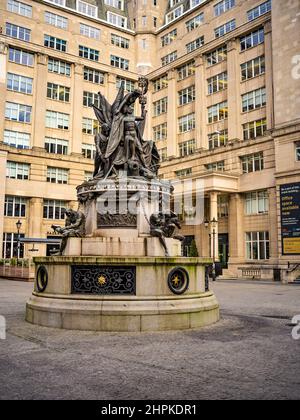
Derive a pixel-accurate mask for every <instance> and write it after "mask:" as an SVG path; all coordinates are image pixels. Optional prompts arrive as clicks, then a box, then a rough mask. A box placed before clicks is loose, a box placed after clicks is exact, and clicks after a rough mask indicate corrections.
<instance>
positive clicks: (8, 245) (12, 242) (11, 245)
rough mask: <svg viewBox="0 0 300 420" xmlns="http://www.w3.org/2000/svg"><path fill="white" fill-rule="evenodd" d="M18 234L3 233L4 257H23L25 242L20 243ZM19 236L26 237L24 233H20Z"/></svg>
mask: <svg viewBox="0 0 300 420" xmlns="http://www.w3.org/2000/svg"><path fill="white" fill-rule="evenodd" d="M18 236H19V235H18V234H17V233H3V258H15V257H18V258H23V256H24V244H23V243H19V241H18ZM19 237H20V238H24V234H23V233H20V236H19ZM18 245H19V246H18Z"/></svg>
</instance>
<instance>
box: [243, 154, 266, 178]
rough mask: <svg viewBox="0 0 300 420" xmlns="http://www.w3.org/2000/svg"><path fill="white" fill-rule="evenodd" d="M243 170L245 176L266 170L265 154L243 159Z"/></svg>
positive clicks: (248, 156)
mask: <svg viewBox="0 0 300 420" xmlns="http://www.w3.org/2000/svg"><path fill="white" fill-rule="evenodd" d="M241 161H242V169H243V173H244V174H248V173H251V172H258V171H262V170H263V169H264V154H263V152H259V153H254V154H251V155H247V156H242V157H241Z"/></svg>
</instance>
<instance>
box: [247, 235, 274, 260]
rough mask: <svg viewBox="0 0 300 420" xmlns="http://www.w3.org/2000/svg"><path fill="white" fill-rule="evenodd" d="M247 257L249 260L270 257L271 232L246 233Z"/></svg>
mask: <svg viewBox="0 0 300 420" xmlns="http://www.w3.org/2000/svg"><path fill="white" fill-rule="evenodd" d="M246 258H247V259H248V260H268V259H270V240H269V232H247V233H246Z"/></svg>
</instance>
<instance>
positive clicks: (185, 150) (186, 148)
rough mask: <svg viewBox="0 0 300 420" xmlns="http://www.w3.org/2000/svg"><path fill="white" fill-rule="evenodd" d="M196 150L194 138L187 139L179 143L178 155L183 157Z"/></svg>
mask: <svg viewBox="0 0 300 420" xmlns="http://www.w3.org/2000/svg"><path fill="white" fill-rule="evenodd" d="M195 150H196V140H195V139H192V140H188V141H184V142H183V143H179V156H180V157H185V156H189V155H193V154H194V153H195Z"/></svg>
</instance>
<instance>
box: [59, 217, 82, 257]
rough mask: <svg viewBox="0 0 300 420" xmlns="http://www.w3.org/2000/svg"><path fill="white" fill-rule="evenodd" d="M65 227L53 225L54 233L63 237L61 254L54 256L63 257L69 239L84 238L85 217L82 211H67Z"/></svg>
mask: <svg viewBox="0 0 300 420" xmlns="http://www.w3.org/2000/svg"><path fill="white" fill-rule="evenodd" d="M65 214H66V221H65V227H61V226H59V225H52V226H51V227H52V229H53V230H54V232H57V233H59V234H61V235H62V240H61V244H60V249H59V252H58V253H56V254H54V255H62V254H63V252H64V250H65V248H66V245H67V241H68V238H71V237H73V238H82V237H84V235H85V216H84V214H83V213H82V212H81V211H74V210H72V209H67V210H66V213H65Z"/></svg>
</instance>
